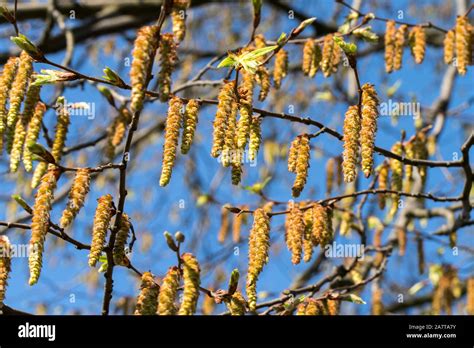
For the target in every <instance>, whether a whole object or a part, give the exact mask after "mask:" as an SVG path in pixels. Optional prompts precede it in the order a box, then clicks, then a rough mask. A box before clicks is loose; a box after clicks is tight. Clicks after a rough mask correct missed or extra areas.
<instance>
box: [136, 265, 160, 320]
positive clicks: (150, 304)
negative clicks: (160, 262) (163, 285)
mask: <svg viewBox="0 0 474 348" xmlns="http://www.w3.org/2000/svg"><path fill="white" fill-rule="evenodd" d="M158 291H159V287H158V285H157V284H156V283H155V280H154V278H153V274H151V273H150V272H145V273H143V275H142V283H141V286H140V294H139V295H138V297H137V305H136V307H135V313H134V314H135V315H154V314H156V309H157V306H158Z"/></svg>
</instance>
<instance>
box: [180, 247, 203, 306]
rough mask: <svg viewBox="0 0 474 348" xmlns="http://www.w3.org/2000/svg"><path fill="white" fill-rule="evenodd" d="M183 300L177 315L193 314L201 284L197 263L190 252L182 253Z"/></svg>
mask: <svg viewBox="0 0 474 348" xmlns="http://www.w3.org/2000/svg"><path fill="white" fill-rule="evenodd" d="M181 258H182V260H183V282H184V290H183V302H182V303H181V307H180V308H179V311H178V315H193V314H194V313H195V312H196V306H197V302H198V299H199V286H200V285H201V280H200V273H201V269H200V268H199V263H198V261H197V260H196V258H195V257H194V256H193V255H192V254H190V253H186V254H183V256H182V257H181Z"/></svg>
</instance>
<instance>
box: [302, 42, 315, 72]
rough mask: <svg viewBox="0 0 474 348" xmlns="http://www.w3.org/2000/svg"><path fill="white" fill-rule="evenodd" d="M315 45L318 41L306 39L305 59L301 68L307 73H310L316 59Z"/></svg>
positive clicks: (304, 47)
mask: <svg viewBox="0 0 474 348" xmlns="http://www.w3.org/2000/svg"><path fill="white" fill-rule="evenodd" d="M315 46H316V43H315V42H314V40H312V39H309V40H306V42H305V44H304V46H303V61H302V63H301V69H302V70H303V74H305V75H310V71H311V66H312V64H313V60H314V50H315Z"/></svg>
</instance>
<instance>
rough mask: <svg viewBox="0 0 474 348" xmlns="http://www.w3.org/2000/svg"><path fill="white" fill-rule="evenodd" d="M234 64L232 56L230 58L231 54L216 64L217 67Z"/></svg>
mask: <svg viewBox="0 0 474 348" xmlns="http://www.w3.org/2000/svg"><path fill="white" fill-rule="evenodd" d="M234 64H235V60H234V58H232V57H231V56H227V57H226V58H224V59H223V60H222V61H221V62H220V63H219V65H218V66H217V68H218V69H220V68H228V67H230V66H233V65H234Z"/></svg>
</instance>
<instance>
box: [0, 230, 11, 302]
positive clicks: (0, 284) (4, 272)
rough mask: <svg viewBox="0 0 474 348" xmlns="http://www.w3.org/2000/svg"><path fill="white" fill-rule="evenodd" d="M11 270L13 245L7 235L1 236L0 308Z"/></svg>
mask: <svg viewBox="0 0 474 348" xmlns="http://www.w3.org/2000/svg"><path fill="white" fill-rule="evenodd" d="M10 271H11V245H10V240H9V239H8V237H7V236H3V235H2V236H0V310H1V309H2V307H3V301H4V300H5V292H6V290H7V285H8V277H9V275H10Z"/></svg>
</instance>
